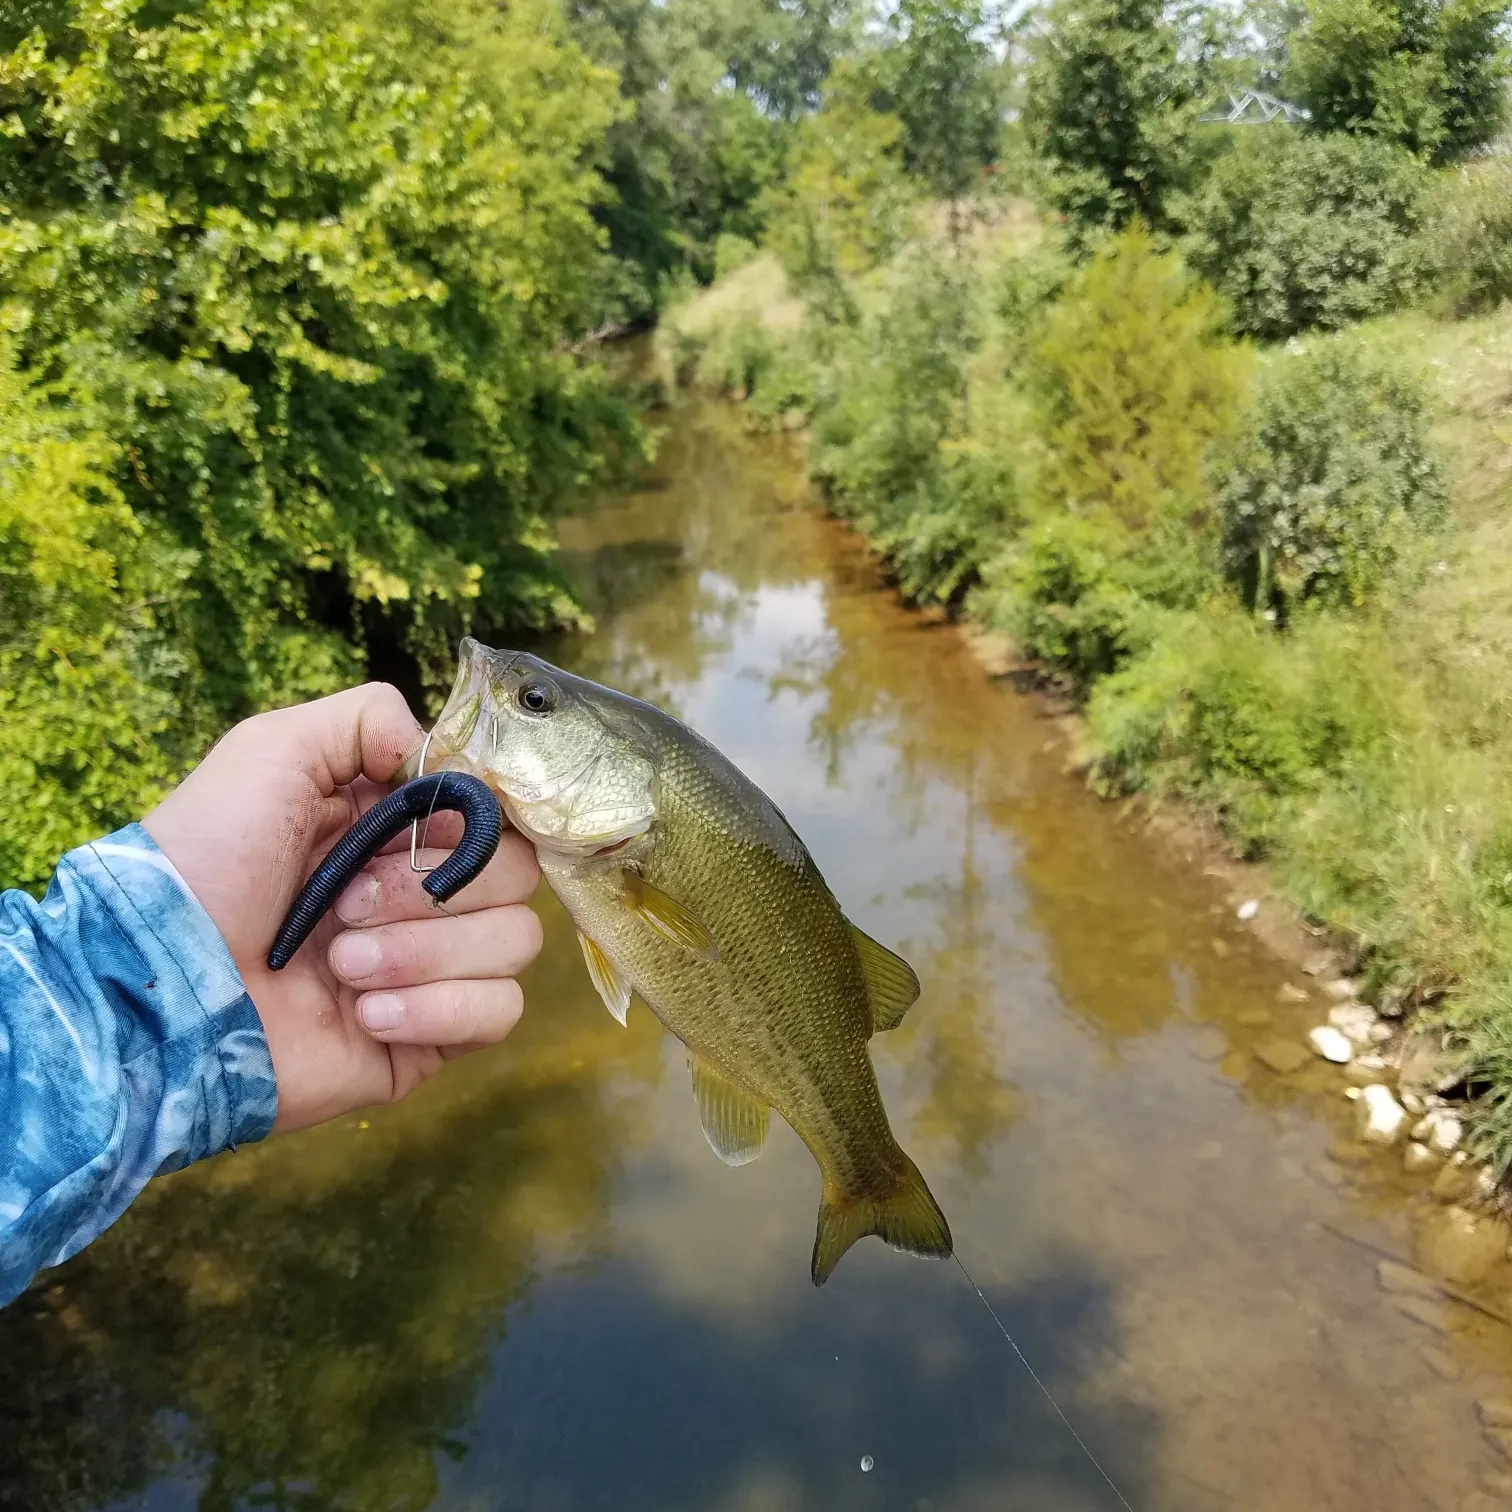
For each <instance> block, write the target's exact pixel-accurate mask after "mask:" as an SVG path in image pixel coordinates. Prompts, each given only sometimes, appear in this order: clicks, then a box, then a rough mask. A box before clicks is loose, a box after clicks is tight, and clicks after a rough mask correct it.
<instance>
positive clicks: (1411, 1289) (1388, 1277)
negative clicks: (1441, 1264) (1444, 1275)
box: [1376, 1260, 1444, 1297]
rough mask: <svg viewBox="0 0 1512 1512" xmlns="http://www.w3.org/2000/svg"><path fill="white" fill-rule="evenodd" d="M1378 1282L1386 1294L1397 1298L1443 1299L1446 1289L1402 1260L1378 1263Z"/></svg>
mask: <svg viewBox="0 0 1512 1512" xmlns="http://www.w3.org/2000/svg"><path fill="white" fill-rule="evenodd" d="M1376 1281H1377V1283H1378V1284H1379V1285H1380V1288H1381V1290H1382V1291H1384V1292H1390V1293H1392V1295H1393V1296H1397V1297H1442V1296H1443V1295H1444V1288H1443V1287H1442V1286H1440V1285H1439V1284H1438V1282H1437V1281H1435V1280H1434V1279H1433V1277H1432V1276H1425V1275H1424V1274H1423V1273H1422V1271H1420V1270H1414V1269H1413V1268H1412V1267H1411V1266H1410V1265H1403V1264H1402V1263H1401V1261H1400V1260H1380V1261H1377V1263H1376Z"/></svg>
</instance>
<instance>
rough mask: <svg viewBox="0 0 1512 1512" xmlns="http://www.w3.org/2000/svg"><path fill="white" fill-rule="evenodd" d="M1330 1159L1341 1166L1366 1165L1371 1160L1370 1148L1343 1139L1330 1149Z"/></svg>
mask: <svg viewBox="0 0 1512 1512" xmlns="http://www.w3.org/2000/svg"><path fill="white" fill-rule="evenodd" d="M1328 1158H1329V1159H1330V1160H1333V1161H1337V1162H1338V1164H1340V1165H1364V1164H1365V1162H1366V1161H1367V1160H1369V1159H1370V1158H1371V1155H1370V1146H1369V1145H1363V1144H1357V1143H1356V1142H1355V1141H1354V1140H1349V1139H1341V1140H1338V1141H1336V1142H1335V1143H1334V1144H1331V1145H1329V1147H1328Z"/></svg>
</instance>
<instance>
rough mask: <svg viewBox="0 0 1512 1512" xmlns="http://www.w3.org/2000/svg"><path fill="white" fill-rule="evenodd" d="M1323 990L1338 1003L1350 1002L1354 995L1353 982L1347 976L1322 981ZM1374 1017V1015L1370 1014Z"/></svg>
mask: <svg viewBox="0 0 1512 1512" xmlns="http://www.w3.org/2000/svg"><path fill="white" fill-rule="evenodd" d="M1323 990H1324V992H1326V993H1327V994H1328V995H1329V997H1331V998H1333V999H1335V1000H1336V1001H1337V1002H1340V1003H1347V1002H1350V1003H1352V1002H1353V1001H1354V996H1355V984H1354V983H1353V982H1351V981H1350V980H1349V978H1348V977H1335V978H1334V979H1333V981H1331V982H1324V984H1323ZM1371 1017H1372V1018H1374V1017H1375V1015H1374V1014H1371Z"/></svg>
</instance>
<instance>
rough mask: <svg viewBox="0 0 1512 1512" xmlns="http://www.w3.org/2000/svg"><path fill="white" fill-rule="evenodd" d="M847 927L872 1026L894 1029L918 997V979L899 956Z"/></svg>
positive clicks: (866, 935)
mask: <svg viewBox="0 0 1512 1512" xmlns="http://www.w3.org/2000/svg"><path fill="white" fill-rule="evenodd" d="M847 922H849V921H847ZM850 931H851V936H852V938H853V939H854V940H855V942H856V951H857V953H858V954H859V955H860V957H861V974H862V975H863V976H864V977H865V978H866V994H867V996H868V997H869V998H870V999H871V1006H872V1029H873V1031H875V1030H878V1029H896V1028H897V1027H898V1025H899V1024H901V1023H902V1022H903V1015H904V1014H905V1013H907V1012H908V1010H909V1009H910V1008H912V1007H913V1005H914V1003H915V1002H917V1001H918V997H919V979H918V977H916V976H915V975H914V969H913V967H912V966H910V965H909V964H908V962H907V961H905V960H904V959H903V957H902V956H900V955H897V954H895V953H894V952H893V951H891V950H889V949H888V948H887V946H885V945H879V944H878V943H877V942H876V941H875V940H874V939H872V937H871V936H870V935H869V934H863V933H862V932H861V931H860V930H859V929H857V928H856V926H855V925H854V924H852V925H851V927H850Z"/></svg>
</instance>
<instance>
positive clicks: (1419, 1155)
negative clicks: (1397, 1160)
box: [1402, 1139, 1442, 1176]
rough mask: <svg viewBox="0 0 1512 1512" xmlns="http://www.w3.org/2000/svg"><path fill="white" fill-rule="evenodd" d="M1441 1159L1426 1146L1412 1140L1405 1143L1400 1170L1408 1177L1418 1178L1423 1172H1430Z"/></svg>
mask: <svg viewBox="0 0 1512 1512" xmlns="http://www.w3.org/2000/svg"><path fill="white" fill-rule="evenodd" d="M1441 1158H1442V1157H1441V1156H1439V1155H1438V1154H1436V1153H1435V1152H1434V1151H1432V1150H1430V1149H1429V1148H1428V1146H1427V1145H1425V1144H1419V1143H1418V1142H1417V1140H1415V1139H1412V1140H1409V1141H1408V1142H1407V1149H1406V1151H1405V1152H1404V1154H1403V1155H1402V1168H1403V1169H1404V1170H1405V1171H1406V1172H1407V1174H1408V1175H1409V1176H1420V1175H1422V1173H1423V1172H1424V1171H1431V1170H1432V1169H1433V1168H1434V1167H1435V1166H1436V1165H1437V1164H1438V1163H1439V1161H1440V1159H1441Z"/></svg>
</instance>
